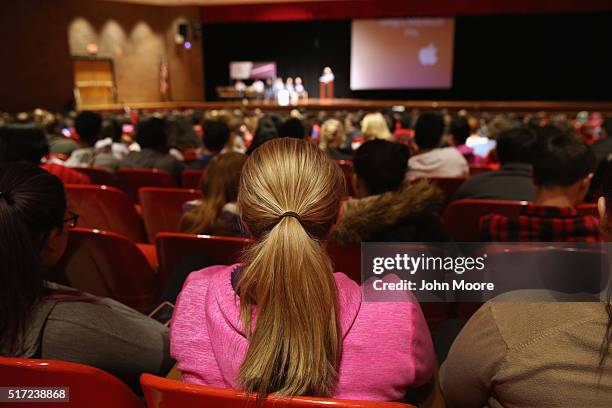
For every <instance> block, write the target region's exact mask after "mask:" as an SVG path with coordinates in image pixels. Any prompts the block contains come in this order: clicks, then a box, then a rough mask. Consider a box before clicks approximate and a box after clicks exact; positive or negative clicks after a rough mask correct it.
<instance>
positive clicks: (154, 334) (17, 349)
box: [0, 163, 173, 390]
mask: <svg viewBox="0 0 612 408" xmlns="http://www.w3.org/2000/svg"><path fill="white" fill-rule="evenodd" d="M0 220H1V221H0V224H1V225H0V242H2V245H0V259H2V264H3V266H2V273H0V354H1V355H3V356H15V357H24V358H42V359H51V360H63V361H71V362H74V363H81V364H87V365H92V366H94V367H97V368H100V369H103V370H105V371H108V372H109V373H111V374H113V375H115V376H117V377H118V378H120V379H121V380H122V381H124V382H125V383H126V384H128V385H129V386H130V387H132V389H134V390H139V389H140V387H139V383H138V379H139V376H140V374H142V373H143V372H148V373H156V374H158V375H164V374H165V373H166V372H167V371H168V370H169V369H170V368H171V367H172V364H173V362H172V359H171V358H170V356H169V353H168V331H167V329H166V328H165V327H164V326H163V325H162V324H160V323H158V322H157V321H155V320H153V319H150V318H148V317H146V316H144V315H142V314H140V313H139V312H137V311H135V310H132V309H130V308H128V307H127V306H125V305H123V304H120V303H118V302H115V301H113V300H111V299H105V298H97V297H94V296H92V295H89V294H87V293H82V292H79V291H77V290H75V289H72V288H68V287H65V286H60V285H57V284H54V283H51V282H47V281H45V278H44V276H45V274H46V273H47V272H48V270H49V269H50V268H51V267H52V266H53V265H54V264H55V263H56V262H57V261H58V260H59V259H60V258H61V256H62V254H63V252H64V250H65V249H66V245H67V242H68V228H71V227H74V226H76V224H77V220H78V215H76V214H74V213H71V212H69V211H66V196H65V193H64V187H63V185H62V183H61V182H60V180H59V179H58V178H57V177H55V176H53V175H50V174H49V173H47V172H45V171H44V170H42V169H40V168H38V167H37V166H34V165H31V164H27V163H9V164H1V165H0Z"/></svg>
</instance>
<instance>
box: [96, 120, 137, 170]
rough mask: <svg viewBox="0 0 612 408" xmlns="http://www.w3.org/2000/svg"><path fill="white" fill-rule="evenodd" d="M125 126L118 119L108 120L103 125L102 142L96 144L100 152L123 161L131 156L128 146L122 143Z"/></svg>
mask: <svg viewBox="0 0 612 408" xmlns="http://www.w3.org/2000/svg"><path fill="white" fill-rule="evenodd" d="M122 136H123V126H122V124H121V122H119V121H118V120H116V119H107V120H105V121H104V122H103V123H102V129H101V133H100V137H101V138H100V140H98V141H97V142H96V144H95V148H96V150H97V151H99V152H104V153H110V154H111V155H112V156H113V157H114V158H115V159H117V160H119V161H121V160H123V159H125V158H126V157H127V155H128V154H130V149H129V148H128V146H127V144H125V143H123V142H122V141H121V138H122Z"/></svg>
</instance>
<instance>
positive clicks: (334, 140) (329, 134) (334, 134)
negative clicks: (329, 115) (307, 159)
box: [319, 119, 344, 149]
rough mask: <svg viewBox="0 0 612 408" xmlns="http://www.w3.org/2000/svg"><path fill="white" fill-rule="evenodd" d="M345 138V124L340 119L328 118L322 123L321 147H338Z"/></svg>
mask: <svg viewBox="0 0 612 408" xmlns="http://www.w3.org/2000/svg"><path fill="white" fill-rule="evenodd" d="M343 138H344V126H342V122H340V121H339V120H338V119H327V120H326V121H325V122H323V124H322V125H321V136H320V142H319V147H320V148H322V149H327V148H328V147H338V146H339V145H340V144H341V143H342V139H343Z"/></svg>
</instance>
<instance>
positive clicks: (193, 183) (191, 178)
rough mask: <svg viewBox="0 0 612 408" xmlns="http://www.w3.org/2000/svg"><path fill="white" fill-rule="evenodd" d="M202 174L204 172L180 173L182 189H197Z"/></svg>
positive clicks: (186, 171)
mask: <svg viewBox="0 0 612 408" xmlns="http://www.w3.org/2000/svg"><path fill="white" fill-rule="evenodd" d="M203 174H204V170H194V169H187V170H183V172H182V173H181V184H182V185H183V188H195V189H199V188H200V180H201V179H202V175H203Z"/></svg>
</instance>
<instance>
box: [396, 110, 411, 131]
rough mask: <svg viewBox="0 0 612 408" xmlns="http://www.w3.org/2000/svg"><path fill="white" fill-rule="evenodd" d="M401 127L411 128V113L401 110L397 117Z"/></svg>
mask: <svg viewBox="0 0 612 408" xmlns="http://www.w3.org/2000/svg"><path fill="white" fill-rule="evenodd" d="M399 123H400V126H401V127H402V129H412V113H410V112H403V113H402V114H401V116H400V119H399Z"/></svg>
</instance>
